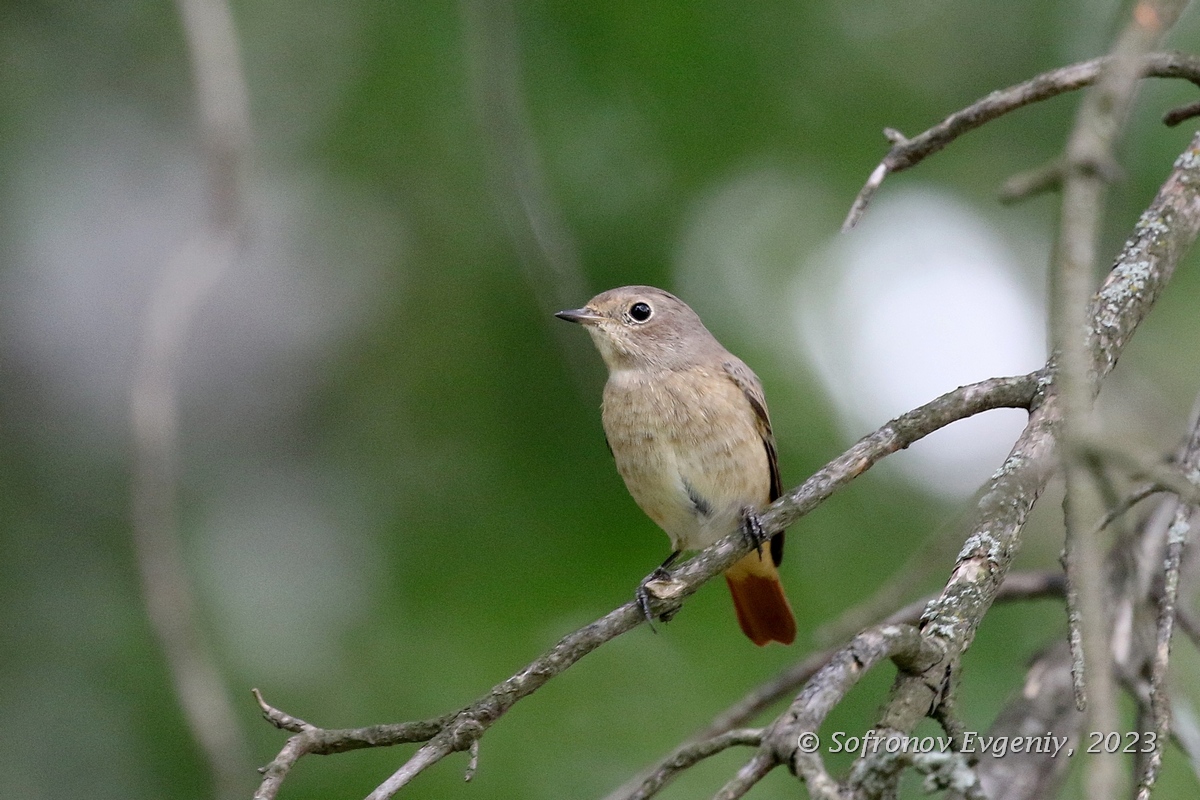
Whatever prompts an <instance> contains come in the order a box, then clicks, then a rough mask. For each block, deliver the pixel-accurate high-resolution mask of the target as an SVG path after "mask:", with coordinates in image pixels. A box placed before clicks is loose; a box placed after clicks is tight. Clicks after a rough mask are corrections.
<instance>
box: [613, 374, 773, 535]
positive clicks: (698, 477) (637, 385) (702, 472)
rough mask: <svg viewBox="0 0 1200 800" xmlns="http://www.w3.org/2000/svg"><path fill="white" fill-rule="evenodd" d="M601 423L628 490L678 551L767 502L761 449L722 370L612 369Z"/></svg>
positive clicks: (745, 405) (750, 417) (747, 410)
mask: <svg viewBox="0 0 1200 800" xmlns="http://www.w3.org/2000/svg"><path fill="white" fill-rule="evenodd" d="M664 378H666V379H664ZM603 421H604V430H605V433H606V435H607V436H608V443H609V446H610V447H611V448H612V452H613V458H614V459H615V460H616V464H617V471H618V472H620V474H621V477H622V478H624V480H625V485H626V487H627V488H628V489H629V493H630V494H631V495H632V496H633V499H634V500H635V501H636V502H637V504H638V506H640V507H641V509H642V510H643V511H645V512H646V515H647V516H649V517H650V519H652V520H654V522H655V523H656V524H657V525H658V526H659V527H661V528H662V529H663V530H664V531H666V533H667V535H668V536H669V537H670V538H671V543H672V546H673V547H674V548H675V549H676V550H696V549H700V548H703V547H707V546H708V545H710V544H712V543H713V542H715V541H717V540H718V539H720V538H721V537H723V536H726V535H728V534H730V533H732V532H733V531H734V530H735V529H736V528H737V526H738V524H739V522H740V520H741V515H742V509H743V508H746V507H751V508H755V509H758V508H761V507H762V506H764V505H766V503H767V501H768V498H769V493H770V467H769V465H768V463H767V452H766V448H765V446H764V444H763V441H762V438H761V436H760V435H759V433H758V428H757V425H756V423H755V418H754V412H753V410H752V409H751V407H750V404H749V402H748V401H747V400H746V398H745V396H744V395H743V394H742V391H741V389H740V388H738V387H737V386H736V385H735V384H734V383H733V382H732V381H730V380H728V379H727V378H726V377H725V376H724V375H723V374H716V375H714V374H712V373H708V372H705V371H702V370H699V369H692V370H687V371H683V372H672V373H666V374H662V373H660V374H655V375H646V374H645V373H615V374H614V375H612V376H610V377H609V381H608V384H607V385H606V386H605V390H604V411H603Z"/></svg>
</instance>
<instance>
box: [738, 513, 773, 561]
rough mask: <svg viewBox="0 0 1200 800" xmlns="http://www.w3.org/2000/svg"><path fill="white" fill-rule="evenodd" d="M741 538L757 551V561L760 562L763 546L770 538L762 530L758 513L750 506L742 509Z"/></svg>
mask: <svg viewBox="0 0 1200 800" xmlns="http://www.w3.org/2000/svg"><path fill="white" fill-rule="evenodd" d="M741 530H742V536H744V537H746V540H747V541H749V542H750V544H752V545H754V549H755V550H757V551H758V560H759V561H762V554H763V551H762V548H763V544H764V543H765V542H766V541H767V540H768V539H769V538H771V537H769V536H767V532H766V531H765V530H763V526H762V520H760V519H759V518H758V512H757V511H755V510H754V509H753V508H751V507H750V506H745V507H743V508H742V525H741Z"/></svg>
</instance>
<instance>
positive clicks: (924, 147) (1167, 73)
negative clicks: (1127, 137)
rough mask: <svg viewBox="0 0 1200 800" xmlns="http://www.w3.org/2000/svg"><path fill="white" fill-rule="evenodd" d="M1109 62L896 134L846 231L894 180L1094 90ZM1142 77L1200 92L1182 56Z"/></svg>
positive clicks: (1191, 64) (1053, 75)
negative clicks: (1010, 116) (983, 130)
mask: <svg viewBox="0 0 1200 800" xmlns="http://www.w3.org/2000/svg"><path fill="white" fill-rule="evenodd" d="M1108 61H1109V58H1094V59H1092V60H1091V61H1083V62H1080V63H1078V64H1072V65H1070V66H1067V67H1060V68H1059V69H1055V70H1051V71H1049V72H1045V73H1042V74H1041V75H1038V76H1037V77H1035V78H1032V79H1031V80H1028V81H1025V82H1024V83H1019V84H1017V85H1015V86H1010V87H1008V88H1007V89H1000V90H998V91H995V92H992V93H991V94H989V95H988V96H987V97H984V98H981V99H980V100H977V101H976V102H974V103H972V104H971V105H969V106H967V107H966V108H964V109H962V110H961V111H956V112H955V113H953V114H951V115H950V116H948V117H946V119H944V120H942V121H941V122H939V123H938V124H937V125H934V126H933V127H932V128H930V129H929V130H927V131H925V132H924V133H921V134H920V135H918V136H914V137H912V138H911V139H909V138H905V137H904V136H902V135H900V134H898V133H896V132H894V131H892V132H891V135H889V136H888V139H889V140H890V141H891V142H892V148H891V149H890V150H889V151H888V153H887V155H886V156H884V157H883V160H882V161H881V162H879V166H877V167H875V169H874V171H873V172H872V173H871V176H870V177H869V178H868V179H867V182H866V184H865V185H864V186H863V188H862V189H861V190H860V191H859V193H858V196H857V197H855V198H854V202H853V204H852V205H851V206H850V213H849V214H847V216H846V221H845V222H843V223H842V230H843V231H847V230H850V229H851V228H853V227H854V226H855V225H857V224H858V221H859V220H860V219H861V218H862V215H863V214H864V213H865V212H866V210H867V206H868V205H869V204H870V202H871V199H872V198H873V197H874V196H875V193H876V192H877V191H879V187H880V186H881V185H882V184H883V181H884V179H885V178H886V177H887V176H888V175H889V174H891V173H893V172H901V171H902V170H906V169H908V168H909V167H914V166H916V165H917V164H919V163H920V162H921V161H923V160H924V159H925V158H927V157H928V156H931V155H933V154H934V153H936V152H938V151H939V150H941V149H942V148H943V147H945V146H946V145H948V144H950V142H952V141H954V140H955V139H957V138H958V137H960V136H962V135H963V134H965V133H968V132H970V131H973V130H975V129H976V128H978V127H980V126H981V125H983V124H985V123H987V122H991V121H992V120H994V119H996V118H997V117H1001V116H1003V115H1004V114H1007V113H1009V112H1010V111H1015V110H1017V109H1018V108H1022V107H1023V106H1027V105H1029V104H1031V103H1036V102H1038V101H1041V100H1048V99H1049V98H1051V97H1057V96H1058V95H1060V94H1063V93H1065V92H1071V91H1075V90H1076V89H1082V88H1083V87H1085V86H1090V85H1091V84H1092V83H1094V82H1095V81H1096V79H1097V77H1099V75H1100V74H1101V72H1102V70H1103V69H1104V68H1105V65H1106V64H1107V63H1108ZM1140 75H1141V77H1146V78H1151V77H1152V78H1183V79H1185V80H1188V81H1191V82H1192V83H1194V84H1196V85H1197V86H1200V58H1196V57H1193V56H1188V55H1184V54H1182V53H1152V54H1150V55H1148V56H1146V57H1145V58H1144V59H1143V60H1142V69H1141V73H1140ZM1043 172H1044V170H1043ZM1057 177H1058V176H1057V175H1054V176H1053V179H1055V180H1056V179H1057ZM1045 181H1046V176H1045V175H1041V176H1040V180H1039V181H1038V182H1039V183H1041V184H1044V183H1045Z"/></svg>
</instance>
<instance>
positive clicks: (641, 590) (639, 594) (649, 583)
mask: <svg viewBox="0 0 1200 800" xmlns="http://www.w3.org/2000/svg"><path fill="white" fill-rule="evenodd" d="M670 560H673V559H670ZM681 586H682V584H680V583H679V581H676V580H675V579H674V578H672V577H671V573H670V572H668V571H667V568H666V567H655V568H654V571H653V572H651V573H650V574H649V575H647V576H646V577H645V578H643V579H642V582H641V583H640V584H638V588H637V591H636V592H635V593H634V597H636V598H637V604H638V608H639V609H640V610H641V612H642V616H643V617H645V618H646V623H647V624H648V625H649V626H650V630H652V631H654V633H658V630H657V629H656V628H655V627H654V612H653V611H651V609H650V603H651V601H652V600H657V601H663V600H674V599H675V598H676V597H677V596H678V595H679V588H680V587H681ZM678 610H679V609H678V608H668V609H666V610H663V611H660V612H659V614H658V618H659V619H660V620H661V621H663V622H670V621H671V617H673V616H675V612H676V611H678Z"/></svg>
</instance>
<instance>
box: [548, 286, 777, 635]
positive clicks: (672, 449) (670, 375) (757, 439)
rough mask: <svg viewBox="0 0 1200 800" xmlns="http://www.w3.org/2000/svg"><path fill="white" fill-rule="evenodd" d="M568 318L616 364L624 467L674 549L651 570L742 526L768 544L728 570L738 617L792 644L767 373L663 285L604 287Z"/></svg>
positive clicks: (611, 409)
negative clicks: (773, 525)
mask: <svg viewBox="0 0 1200 800" xmlns="http://www.w3.org/2000/svg"><path fill="white" fill-rule="evenodd" d="M555 316H557V317H558V318H560V319H563V320H566V321H568V322H574V323H577V324H579V325H581V326H583V327H584V328H585V329H586V330H587V332H588V333H589V334H590V335H591V338H592V341H593V343H594V344H595V345H596V349H597V350H599V352H600V356H601V358H602V359H603V360H604V363H605V366H606V367H607V368H608V380H607V382H606V383H605V386H604V399H603V403H602V405H601V421H602V423H603V426H604V433H605V438H606V440H607V442H608V448H609V450H610V452H611V453H612V456H613V460H614V461H615V462H616V466H617V471H618V472H619V473H620V475H621V477H622V478H623V479H624V481H625V486H626V488H627V489H628V490H629V493H630V495H632V496H633V499H634V501H635V502H636V503H637V505H638V506H639V507H640V508H641V509H642V511H644V512H645V513H646V515H647V516H648V517H650V519H651V520H653V521H654V523H655V524H657V525H658V526H659V527H660V528H662V529H663V531H665V532H666V534H667V536H668V537H669V538H670V540H671V547H672V552H671V554H670V555H669V556H668V557H667V559H666V560H665V561H663V563H662V565H661V566H660V567H659V568H657V569H656V570H655V571H654V572H652V573H651V574H650V575H648V576H647V577H646V579H645V580H643V581H642V583H641V585H640V586H639V588H638V595H637V596H638V600H639V605H641V607H642V611H643V613H644V614H645V615H646V617H647V619H648V620H649V619H650V614H649V606H648V600H647V598H646V584H647V583H649V582H650V581H652V580H656V579H657V580H662V579H666V578H669V575H670V573H669V572H668V571H667V570H668V568H669V567H670V566H671V565H672V564H673V563H674V562H675V560H676V559H677V558H678V557H679V556H680V554H681V553H682V552H684V551H687V550H700V549H703V548H705V547H707V546H709V545H711V544H713V543H714V542H716V541H717V540H719V539H721V538H723V537H725V536H727V535H729V534H731V533H733V532H734V531H736V530H739V529H741V530H742V531H743V533H744V534H745V535H747V536H748V537H750V538H751V540H752V541H753V542H754V543H755V545H756V548H755V549H754V550H752V551H751V552H750V553H749V554H748V555H746V556H745V557H743V558H742V559H740V560H739V561H737V562H736V563H735V564H734V565H733V566H731V567H730V568H729V569H728V570H726V572H725V581H726V583H727V584H728V586H729V591H730V594H731V595H732V597H733V606H734V610H735V612H736V613H737V620H738V624H739V626H740V627H741V629H742V632H743V633H745V634H746V636H747V637H749V638H750V640H751V641H753V642H754V643H755V644H756V645H759V646H763V645H766V644H767V643H768V642H771V641H776V642H781V643H783V644H791V643H792V642H793V641H794V640H795V638H796V620H795V616H794V615H793V613H792V608H791V605H790V604H789V603H788V599H787V595H786V594H785V593H784V591H783V586H782V584H781V582H780V579H779V569H778V566H779V563H780V561H781V560H782V558H783V536H784V535H783V532H782V531H780V532H779V533H776V534H775V535H773V536H772V537H771V538H770V544H769V547H768V548H767V549H768V553H767V554H766V555H765V556H764V553H763V547H762V545H763V543H764V540H765V539H766V537H765V534H764V532H763V530H762V527H761V524H760V523H759V520H758V513H759V512H760V511H761V509H762V508H764V507H765V506H767V505H768V504H770V503H771V502H773V501H774V500H775V499H776V498H778V497H779V496H780V494H781V493H782V486H781V482H780V477H779V460H778V455H777V452H776V447H775V436H774V434H773V432H772V430H771V418H770V415H769V414H768V412H767V403H766V398H765V396H764V393H763V387H762V382H761V381H760V380H759V379H758V376H757V375H755V374H754V371H753V370H751V369H750V367H748V366H746V364H745V362H743V361H742V360H741V359H740V358H738V357H737V356H735V355H733V354H732V353H730V352H729V351H728V350H726V349H725V348H724V347H723V346H722V345H721V343H720V342H718V341H717V339H716V337H715V336H713V335H712V333H710V332H709V330H708V328H706V327H705V326H704V323H703V322H701V320H700V317H699V315H697V314H696V312H695V311H693V310H692V309H691V307H689V306H688V305H687V304H686V303H685V302H683V301H682V300H680V299H679V298H678V297H676V296H675V295H673V294H671V293H669V292H666V291H664V290H662V289H657V288H655V287H653V286H622V287H619V288H616V289H610V290H609V291H606V292H602V293H601V294H598V295H596V296H595V297H593V298H592V299H591V300H589V301H588V302H587V304H586V305H584V306H583V307H582V308H577V309H570V310H566V311H560V312H558V313H557V314H555Z"/></svg>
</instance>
